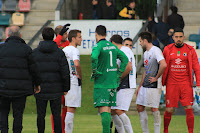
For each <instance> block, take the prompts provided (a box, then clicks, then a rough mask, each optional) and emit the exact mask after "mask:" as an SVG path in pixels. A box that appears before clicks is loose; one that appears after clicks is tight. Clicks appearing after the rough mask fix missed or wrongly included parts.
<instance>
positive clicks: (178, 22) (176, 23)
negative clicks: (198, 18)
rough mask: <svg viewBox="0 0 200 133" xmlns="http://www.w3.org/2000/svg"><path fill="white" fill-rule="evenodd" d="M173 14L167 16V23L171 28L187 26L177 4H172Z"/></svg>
mask: <svg viewBox="0 0 200 133" xmlns="http://www.w3.org/2000/svg"><path fill="white" fill-rule="evenodd" d="M170 9H171V11H172V14H171V15H169V16H168V17H167V23H168V24H169V26H170V28H173V29H175V28H177V27H179V28H181V29H183V28H184V26H185V23H184V20H183V17H182V16H181V15H180V14H178V13H177V12H178V8H177V7H176V6H172V7H171V8H170Z"/></svg>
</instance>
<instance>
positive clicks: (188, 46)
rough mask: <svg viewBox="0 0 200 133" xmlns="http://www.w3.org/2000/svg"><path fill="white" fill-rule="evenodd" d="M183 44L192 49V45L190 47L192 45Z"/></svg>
mask: <svg viewBox="0 0 200 133" xmlns="http://www.w3.org/2000/svg"><path fill="white" fill-rule="evenodd" d="M184 45H186V46H187V47H188V48H189V49H190V50H193V49H194V47H192V46H191V45H189V44H186V43H184Z"/></svg>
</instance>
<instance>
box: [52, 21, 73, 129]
mask: <svg viewBox="0 0 200 133" xmlns="http://www.w3.org/2000/svg"><path fill="white" fill-rule="evenodd" d="M69 26H70V24H65V25H64V26H62V25H58V26H57V27H56V28H55V33H56V39H55V40H54V42H56V44H57V45H58V47H59V48H60V49H63V48H65V47H66V46H68V45H69V41H68V40H67V37H68V34H67V30H68V29H69ZM61 104H62V105H63V106H62V114H61V123H62V133H65V117H66V113H67V106H65V97H64V95H63V96H62V99H61ZM51 125H52V132H53V133H54V123H53V115H52V114H51Z"/></svg>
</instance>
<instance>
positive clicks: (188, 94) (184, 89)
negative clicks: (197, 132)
mask: <svg viewBox="0 0 200 133" xmlns="http://www.w3.org/2000/svg"><path fill="white" fill-rule="evenodd" d="M180 102H181V104H182V106H184V108H185V112H186V123H187V126H188V132H189V133H193V129H194V114H193V109H192V105H193V88H192V87H191V86H190V84H186V85H182V86H181V99H180Z"/></svg>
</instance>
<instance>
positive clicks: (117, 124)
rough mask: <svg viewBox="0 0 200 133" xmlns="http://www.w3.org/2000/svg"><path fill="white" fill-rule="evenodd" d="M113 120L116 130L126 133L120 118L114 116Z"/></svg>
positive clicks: (119, 132)
mask: <svg viewBox="0 0 200 133" xmlns="http://www.w3.org/2000/svg"><path fill="white" fill-rule="evenodd" d="M112 119H113V121H114V123H115V128H116V129H117V131H118V133H125V130H124V125H123V123H122V121H121V119H120V118H119V116H118V115H112Z"/></svg>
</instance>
